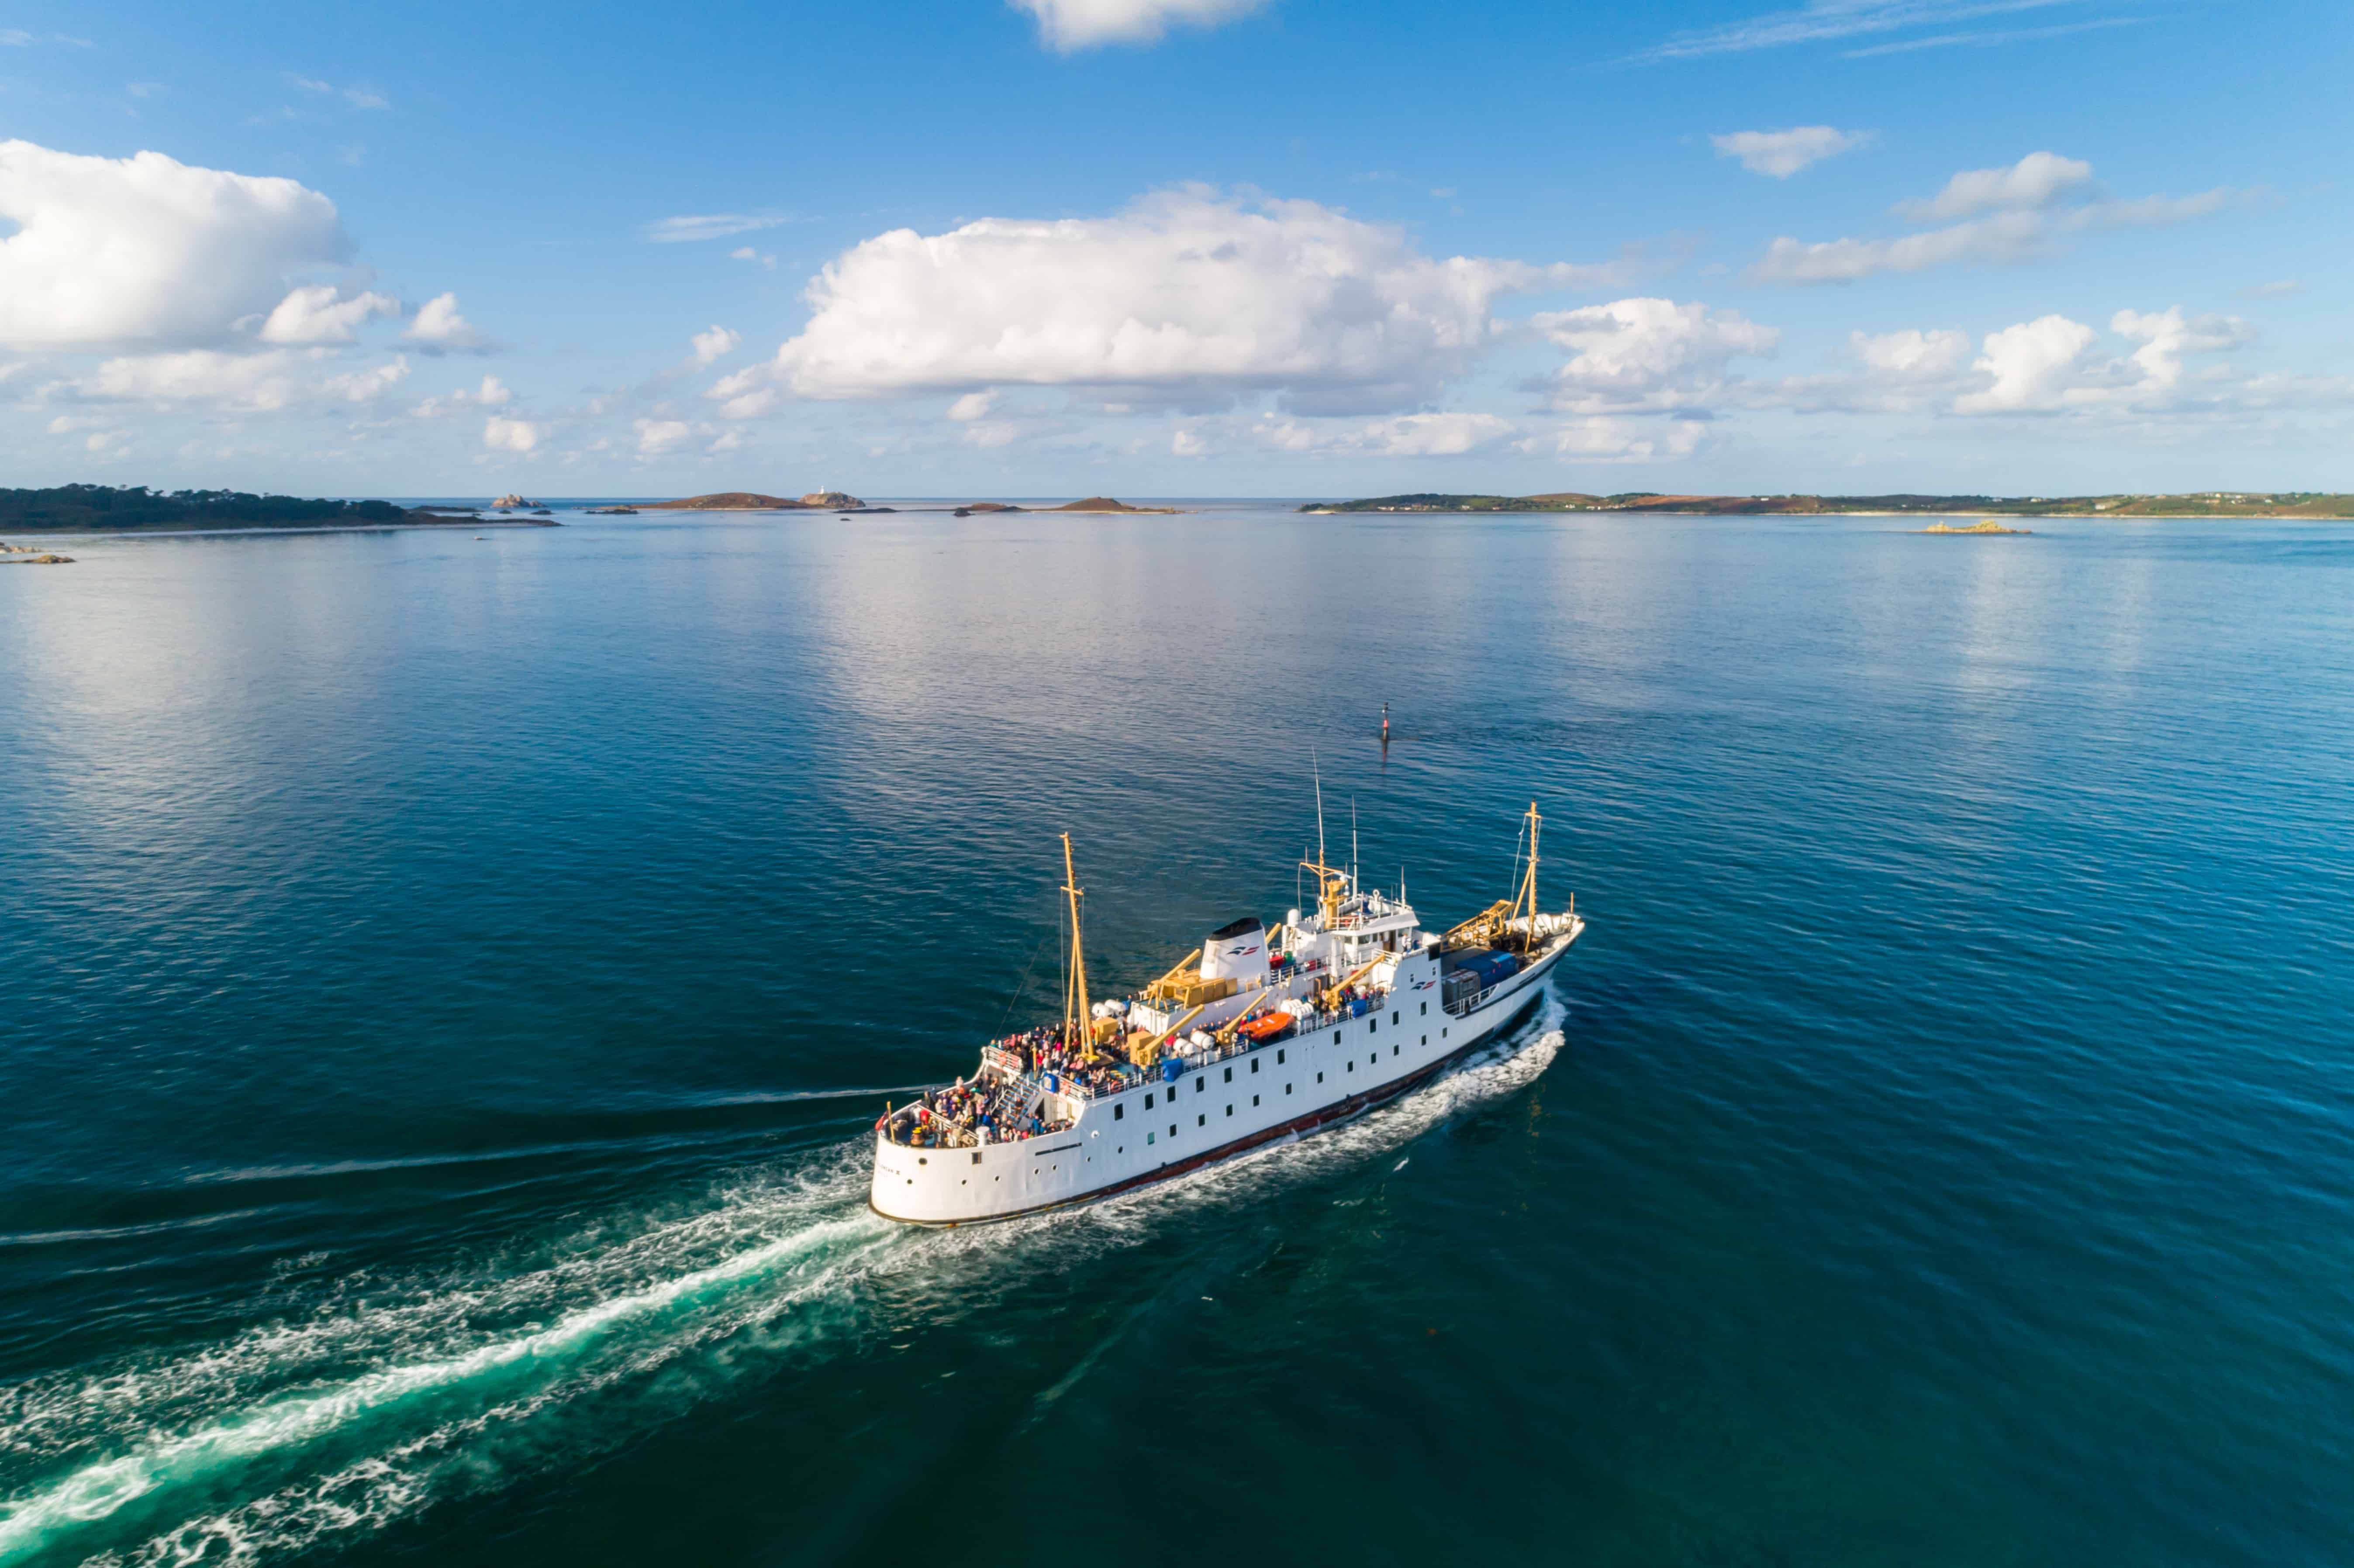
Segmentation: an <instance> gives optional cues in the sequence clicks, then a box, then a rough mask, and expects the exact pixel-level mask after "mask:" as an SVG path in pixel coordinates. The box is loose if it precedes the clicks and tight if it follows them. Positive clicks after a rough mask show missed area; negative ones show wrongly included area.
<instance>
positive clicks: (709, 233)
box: [646, 212, 791, 245]
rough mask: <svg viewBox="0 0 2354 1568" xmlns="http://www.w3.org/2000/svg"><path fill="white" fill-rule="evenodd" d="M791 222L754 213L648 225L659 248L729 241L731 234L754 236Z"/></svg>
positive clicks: (711, 215)
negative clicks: (699, 241)
mask: <svg viewBox="0 0 2354 1568" xmlns="http://www.w3.org/2000/svg"><path fill="white" fill-rule="evenodd" d="M790 221H791V220H790V219H789V218H784V217H775V216H773V215H762V214H754V213H744V212H712V213H703V214H700V215H697V216H695V217H664V218H658V219H656V220H655V221H654V222H652V223H650V224H648V225H647V226H646V238H648V239H651V240H652V241H653V242H654V243H655V244H657V245H685V244H691V243H693V242H694V241H695V240H698V239H725V238H727V237H728V236H729V235H731V234H752V233H756V232H758V230H760V229H763V228H776V227H777V226H778V225H779V224H781V223H788V222H790Z"/></svg>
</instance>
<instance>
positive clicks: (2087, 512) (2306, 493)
mask: <svg viewBox="0 0 2354 1568" xmlns="http://www.w3.org/2000/svg"><path fill="white" fill-rule="evenodd" d="M1299 510H1300V511H1302V512H1306V513H1317V514H1321V513H1335V512H1675V513H1697V514H1701V515H1703V516H1712V517H1714V516H1744V517H1745V516H1864V517H1872V516H1887V515H1891V514H1895V515H1902V514H1906V513H1954V512H1993V513H1999V514H2002V515H2004V516H2009V517H2349V518H2354V495H2344V494H2338V493H2331V492H2327V491H2316V490H2298V491H2237V490H2200V491H2191V492H2190V493H2184V494H2176V495H2130V494H2119V495H1663V494H1660V493H1658V492H1656V491H1648V490H1637V491H1628V492H1625V493H1620V494H1617V495H1586V494H1583V493H1577V492H1564V493H1559V494H1553V495H1436V494H1416V495H1382V496H1376V497H1374V498H1373V499H1372V500H1370V501H1311V502H1310V503H1308V504H1307V505H1305V506H1302V507H1301V508H1300V509H1299Z"/></svg>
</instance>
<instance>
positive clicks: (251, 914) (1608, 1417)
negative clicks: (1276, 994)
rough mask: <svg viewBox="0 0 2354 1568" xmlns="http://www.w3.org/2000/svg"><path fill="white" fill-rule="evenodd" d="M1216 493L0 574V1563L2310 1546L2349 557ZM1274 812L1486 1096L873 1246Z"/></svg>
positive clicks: (2351, 529)
mask: <svg viewBox="0 0 2354 1568" xmlns="http://www.w3.org/2000/svg"><path fill="white" fill-rule="evenodd" d="M1194 504H1195V509H1194V510H1193V511H1192V512H1190V513H1188V514H1183V515H1178V516H1122V517H1056V516H1051V515H1039V514H1020V515H1009V516H1000V517H994V518H991V517H974V518H970V519H962V520H960V519H956V518H953V517H951V516H949V515H946V514H941V513H937V512H933V513H918V512H913V511H907V512H901V513H899V514H893V515H875V516H862V517H857V518H851V519H839V518H836V517H833V516H832V515H814V516H791V515H788V516H697V517H682V518H676V519H672V518H664V517H661V516H656V515H652V514H649V515H642V516H639V517H632V518H591V517H585V516H581V515H579V514H577V513H568V514H567V513H559V516H561V517H562V518H563V520H564V523H565V525H564V526H562V527H560V528H483V529H481V530H473V529H463V528H461V529H458V530H453V531H408V532H387V533H360V534H339V535H302V536H269V535H239V536H217V537H181V538H161V537H159V538H118V539H105V540H76V541H72V542H70V543H67V544H65V545H63V546H60V547H62V548H64V549H65V551H66V553H68V554H70V555H72V556H75V557H77V560H76V564H74V565H72V566H69V567H39V568H26V569H15V568H11V569H7V570H5V571H0V672H5V680H0V1563H7V1564H16V1563H40V1564H50V1563H108V1564H166V1563H173V1564H177V1563H291V1562H305V1561H315V1562H325V1561H330V1560H332V1561H335V1562H338V1563H353V1564H375V1563H434V1564H458V1565H475V1564H480V1565H483V1568H490V1565H493V1564H495V1565H498V1568H515V1565H519V1564H520V1565H539V1564H549V1565H557V1564H560V1565H564V1568H578V1565H580V1564H607V1563H610V1564H624V1563H627V1564H637V1563H681V1564H689V1563H691V1564H695V1565H698V1568H701V1565H736V1564H742V1565H763V1568H765V1565H769V1564H795V1563H898V1562H917V1561H928V1560H935V1559H937V1560H941V1561H948V1562H955V1563H976V1564H995V1563H1005V1564H1036V1563H1058V1562H1065V1561H1079V1560H1085V1559H1086V1558H1088V1557H1092V1556H1096V1555H1101V1556H1104V1557H1106V1558H1108V1559H1110V1560H1115V1561H1119V1562H1124V1563H1150V1564H1161V1563H1166V1564H1192V1563H1201V1562H1204V1561H1209V1562H1218V1561H1233V1562H1246V1563H1258V1562H1274V1563H1375V1564H1384V1563H1397V1564H1408V1563H1412V1564H1420V1563H1467V1564H1491V1563H1548V1564H1550V1563H1581V1564H1606V1565H1617V1564H1625V1565H1637V1564H1690V1565H1693V1568H1783V1565H1797V1564H1807V1565H1850V1564H1852V1565H1864V1564H1872V1565H1878V1564H1889V1563H1903V1564H1908V1565H1925V1568H1944V1565H1953V1568H1962V1565H1970V1568H1978V1565H1999V1568H2041V1565H2050V1568H2081V1565H2083V1564H2085V1563H2121V1564H2123V1563H2130V1564H2137V1565H2145V1564H2148V1565H2155V1564H2186V1565H2187V1564H2201V1565H2206V1564H2246V1565H2250V1568H2256V1565H2262V1568H2282V1565H2286V1564H2333V1565H2336V1564H2344V1563H2348V1562H2349V1561H2354V938H2349V932H2354V832H2349V814H2350V813H2354V526H2349V525H2348V524H2338V523H2244V522H2205V521H2154V522H2119V521H2095V520H2090V519H2055V520H2049V521H2041V522H2036V523H2033V524H2031V526H2032V527H2033V528H2034V530H2035V532H2034V535H2032V536H2031V537H2024V538H2020V537H2002V538H1933V537H1925V536H1923V535H1919V534H1916V533H1913V532H1910V531H1909V530H1911V529H1914V528H1917V527H1918V526H1919V525H1920V520H1898V519H1893V518H1868V517H1856V518H1826V519H1774V518H1761V519H1708V518H1690V517H1687V518H1678V517H1650V516H1645V517H1623V516H1598V515H1577V516H1479V517H1431V516H1411V517H1397V516H1370V517H1369V516H1327V517H1313V516H1300V515H1298V514H1294V513H1292V512H1291V511H1290V510H1289V509H1288V507H1287V506H1285V505H1281V504H1278V503H1194ZM1970 520H1971V519H1967V518H1964V519H1960V521H1964V522H1967V521H1970ZM478 532H479V534H480V535H481V536H480V537H477V536H476V535H477V533H478ZM1384 703H1386V704H1388V705H1389V710H1390V715H1391V720H1392V725H1393V734H1392V739H1391V741H1390V744H1389V745H1388V747H1386V749H1384V747H1383V745H1382V743H1381V739H1380V733H1379V728H1380V715H1381V711H1382V705H1383V704H1384ZM1319 773H1320V777H1321V780H1322V786H1323V792H1324V800H1325V828H1326V832H1327V833H1328V835H1329V836H1330V840H1331V843H1332V845H1333V847H1334V849H1335V851H1336V853H1338V852H1339V851H1340V849H1341V846H1342V845H1343V844H1344V843H1345V844H1348V845H1350V846H1351V853H1354V854H1355V855H1356V856H1357V858H1358V860H1359V862H1360V863H1361V865H1362V868H1363V876H1364V879H1365V880H1366V881H1367V882H1368V883H1375V884H1379V885H1383V886H1385V887H1388V888H1391V889H1393V890H1394V889H1395V888H1396V887H1397V885H1398V884H1399V883H1400V881H1401V880H1403V881H1404V883H1405V890H1406V892H1407V894H1408V895H1409V896H1410V897H1411V898H1412V899H1413V900H1414V902H1415V903H1416V905H1417V906H1419V907H1420V908H1421V909H1422V911H1423V912H1424V914H1425V916H1426V919H1427V920H1429V921H1430V922H1432V923H1433V924H1444V923H1447V922H1451V921H1452V920H1454V919H1457V918H1459V917H1461V916H1464V915H1466V914H1469V912H1471V911H1472V910H1474V909H1476V908H1478V907H1479V906H1482V905H1484V904H1486V903H1487V902H1489V901H1490V900H1491V899H1494V898H1497V897H1500V896H1502V895H1504V894H1505V893H1506V892H1507V891H1508V890H1509V884H1510V879H1511V874H1512V863H1513V849H1514V839H1515V829H1516V826H1517V823H1516V819H1517V817H1518V815H1519V813H1521V812H1522V811H1523V810H1525V809H1526V808H1527V807H1528V806H1529V804H1530V803H1531V802H1532V801H1534V802H1535V803H1536V805H1537V807H1538V809H1539V810H1541V811H1542V812H1543V815H1544V824H1545V825H1544V839H1543V852H1544V858H1543V865H1542V868H1541V872H1540V880H1541V891H1542V893H1543V896H1544V899H1545V902H1546V903H1547V904H1548V905H1549V906H1558V905H1560V904H1563V903H1565V902H1566V901H1567V900H1568V899H1569V898H1570V897H1571V895H1573V894H1574V895H1575V899H1576V904H1577V909H1578V911H1579V913H1580V914H1582V915H1583V916H1585V918H1586V920H1587V921H1588V923H1589V929H1588V931H1587V934H1586V936H1585V939H1584V940H1583V941H1582V942H1581V943H1580V944H1579V945H1578V947H1577V948H1576V949H1575V952H1574V953H1573V954H1572V956H1571V958H1570V959H1569V960H1568V961H1567V962H1566V963H1564V965H1563V966H1562V968H1561V969H1560V970H1559V971H1558V972H1557V976H1556V978H1555V979H1554V980H1553V982H1552V984H1551V986H1550V989H1549V993H1548V995H1547V996H1546V998H1545V999H1544V1001H1543V1003H1542V1005H1541V1006H1540V1007H1539V1009H1538V1010H1537V1012H1536V1013H1535V1014H1534V1015H1533V1016H1532V1017H1531V1018H1530V1019H1529V1021H1528V1022H1526V1023H1525V1024H1524V1025H1523V1026H1522V1027H1521V1029H1520V1030H1519V1031H1518V1032H1517V1033H1515V1035H1514V1036H1513V1038H1512V1039H1511V1041H1510V1042H1508V1043H1507V1045H1506V1047H1505V1048H1503V1049H1500V1050H1499V1051H1497V1052H1495V1053H1493V1054H1490V1055H1489V1056H1487V1057H1484V1058H1482V1059H1480V1060H1478V1061H1475V1062H1473V1063H1471V1064H1469V1065H1465V1066H1464V1067H1463V1068H1462V1069H1460V1070H1458V1071H1457V1072H1455V1073H1454V1074H1452V1075H1449V1076H1447V1077H1446V1078H1445V1079H1443V1080H1441V1081H1440V1082H1438V1083H1437V1084H1436V1085H1434V1086H1431V1087H1429V1088H1427V1089H1426V1090H1424V1091H1422V1092H1420V1093H1418V1094H1416V1095H1415V1096H1413V1097H1409V1098H1407V1099H1405V1100H1404V1101H1401V1102H1399V1103H1397V1104H1395V1105H1394V1106H1392V1107H1389V1108H1386V1109H1384V1110H1382V1111H1380V1112H1378V1113H1376V1114H1374V1115H1373V1116H1371V1117H1369V1118H1364V1119H1363V1120H1360V1121H1358V1122H1356V1123H1353V1124H1351V1125H1350V1126H1348V1127H1347V1128H1343V1129H1341V1130H1339V1131H1336V1132H1333V1133H1331V1134H1330V1135H1327V1136H1324V1137H1320V1138H1315V1139H1308V1140H1306V1141H1303V1142H1299V1143H1296V1144H1290V1145H1285V1146H1281V1147H1278V1148H1276V1149H1273V1150H1268V1151H1267V1152H1265V1153H1264V1154H1262V1155H1259V1156H1257V1157H1255V1158H1252V1159H1249V1160H1244V1161H1241V1162H1239V1163H1235V1164H1232V1165H1229V1166H1225V1167H1222V1168H1218V1169H1216V1170H1214V1171H1209V1172H1205V1173H1203V1174H1200V1175H1197V1176H1194V1177H1192V1178H1189V1179H1187V1180H1185V1181H1182V1182H1178V1183H1174V1184H1172V1185H1169V1186H1166V1187H1163V1188H1161V1189H1157V1190H1152V1191H1149V1192H1144V1193H1140V1194H1138V1195H1134V1196H1131V1197H1128V1198H1124V1199H1122V1200H1119V1201H1117V1202H1111V1203H1108V1204H1104V1205H1100V1206H1097V1207H1094V1208H1089V1209H1084V1210H1079V1211H1076V1212H1072V1213H1064V1214H1059V1215H1053V1216H1048V1217H1045V1218H1043V1219H1038V1220H1032V1221H1024V1222H1021V1223H1017V1224H1010V1225H1004V1226H997V1227H988V1228H982V1229H967V1230H960V1231H955V1232H912V1231H907V1230H903V1229H898V1228H895V1227H893V1226H891V1225H889V1224H885V1222H883V1221H881V1220H879V1219H877V1218H875V1216H874V1215H873V1214H872V1213H870V1212H869V1211H868V1210H867V1208H866V1207H865V1202H864V1198H865V1160H864V1153H863V1150H864V1147H865V1145H864V1139H865V1136H866V1134H867V1129H868V1128H870V1127H871V1125H872V1123H873V1121H874V1119H875V1116H876V1114H877V1113H878V1112H879V1111H880V1110H881V1108H882V1107H883V1105H884V1103H885V1101H886V1100H888V1099H893V1098H901V1099H904V1097H906V1095H907V1090H908V1086H912V1085H919V1084H924V1083H928V1082H936V1081H941V1080H945V1079H948V1078H949V1077H952V1076H954V1075H957V1074H959V1073H961V1072H967V1071H970V1068H971V1066H972V1065H973V1062H974V1060H975V1052H976V1047H977V1046H978V1044H980V1043H981V1040H982V1038H983V1037H985V1036H987V1035H989V1034H991V1033H995V1032H999V1031H1000V1030H1002V1029H1003V1028H1009V1027H1014V1026H1019V1025H1021V1024H1023V1023H1027V1022H1034V1021H1037V1020H1039V1019H1041V1018H1043V1017H1045V1016H1047V1015H1049V1014H1051V1012H1053V1011H1054V1008H1055V991H1056V988H1057V985H1058V983H1059V974H1058V971H1057V970H1056V969H1055V932H1056V915H1055V891H1054V890H1055V885H1056V884H1057V882H1058V881H1059V880H1060V869H1061V867H1060V845H1059V842H1058V841H1057V839H1056V835H1057V834H1059V833H1061V832H1069V833H1070V834H1071V835H1072V838H1073V841H1074V842H1075V844H1076V854H1077V861H1078V867H1079V873H1080V878H1081V881H1082V882H1083V884H1084V885H1086V887H1087V918H1088V934H1089V939H1090V963H1091V969H1092V970H1093V971H1094V975H1095V978H1096V980H1097V985H1098V988H1099V989H1101V988H1104V987H1108V986H1115V985H1132V984H1135V983H1138V982H1140V981H1142V980H1147V979H1150V977H1152V976H1153V975H1156V974H1158V973H1159V972H1160V971H1161V969H1164V968H1166V967H1167V966H1168V964H1169V963H1170V962H1171V961H1172V959H1174V958H1175V957H1176V956H1177V955H1178V954H1179V953H1181V952H1182V951H1183V950H1184V949H1185V948H1187V947H1188V946H1190V945H1191V944H1193V943H1195V942H1198V941H1199V940H1200V939H1201V938H1202V936H1203V934H1204V932H1206V931H1207V930H1209V929H1210V928H1212V927H1215V926H1217V925H1220V924H1223V923H1224V922H1225V921H1226V920H1228V919H1231V918H1233V917H1235V916H1239V915H1245V914H1255V915H1258V916H1263V917H1271V916H1277V915H1279V914H1280V913H1281V912H1282V911H1283V910H1284V909H1286V908H1287V907H1289V906H1294V905H1296V904H1298V903H1299V894H1298V891H1297V886H1298V884H1297V873H1296V867H1295V863H1296V862H1297V860H1298V859H1299V853H1300V852H1301V850H1302V849H1303V848H1304V847H1305V846H1307V845H1309V844H1310V843H1312V842H1313V840H1314V836H1315V833H1316V830H1317V821H1316V814H1315V801H1314V794H1313V789H1314V782H1315V779H1317V777H1318V776H1319Z"/></svg>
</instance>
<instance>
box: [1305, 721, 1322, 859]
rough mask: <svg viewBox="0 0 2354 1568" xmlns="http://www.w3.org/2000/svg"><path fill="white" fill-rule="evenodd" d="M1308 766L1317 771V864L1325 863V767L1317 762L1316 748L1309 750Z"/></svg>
mask: <svg viewBox="0 0 2354 1568" xmlns="http://www.w3.org/2000/svg"><path fill="white" fill-rule="evenodd" d="M1308 766H1309V767H1310V768H1314V769H1315V770H1316V863H1318V864H1319V865H1321V864H1322V863H1324V765H1323V764H1322V763H1320V762H1319V761H1317V760H1316V748H1315V747H1312V746H1311V747H1309V748H1308Z"/></svg>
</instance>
